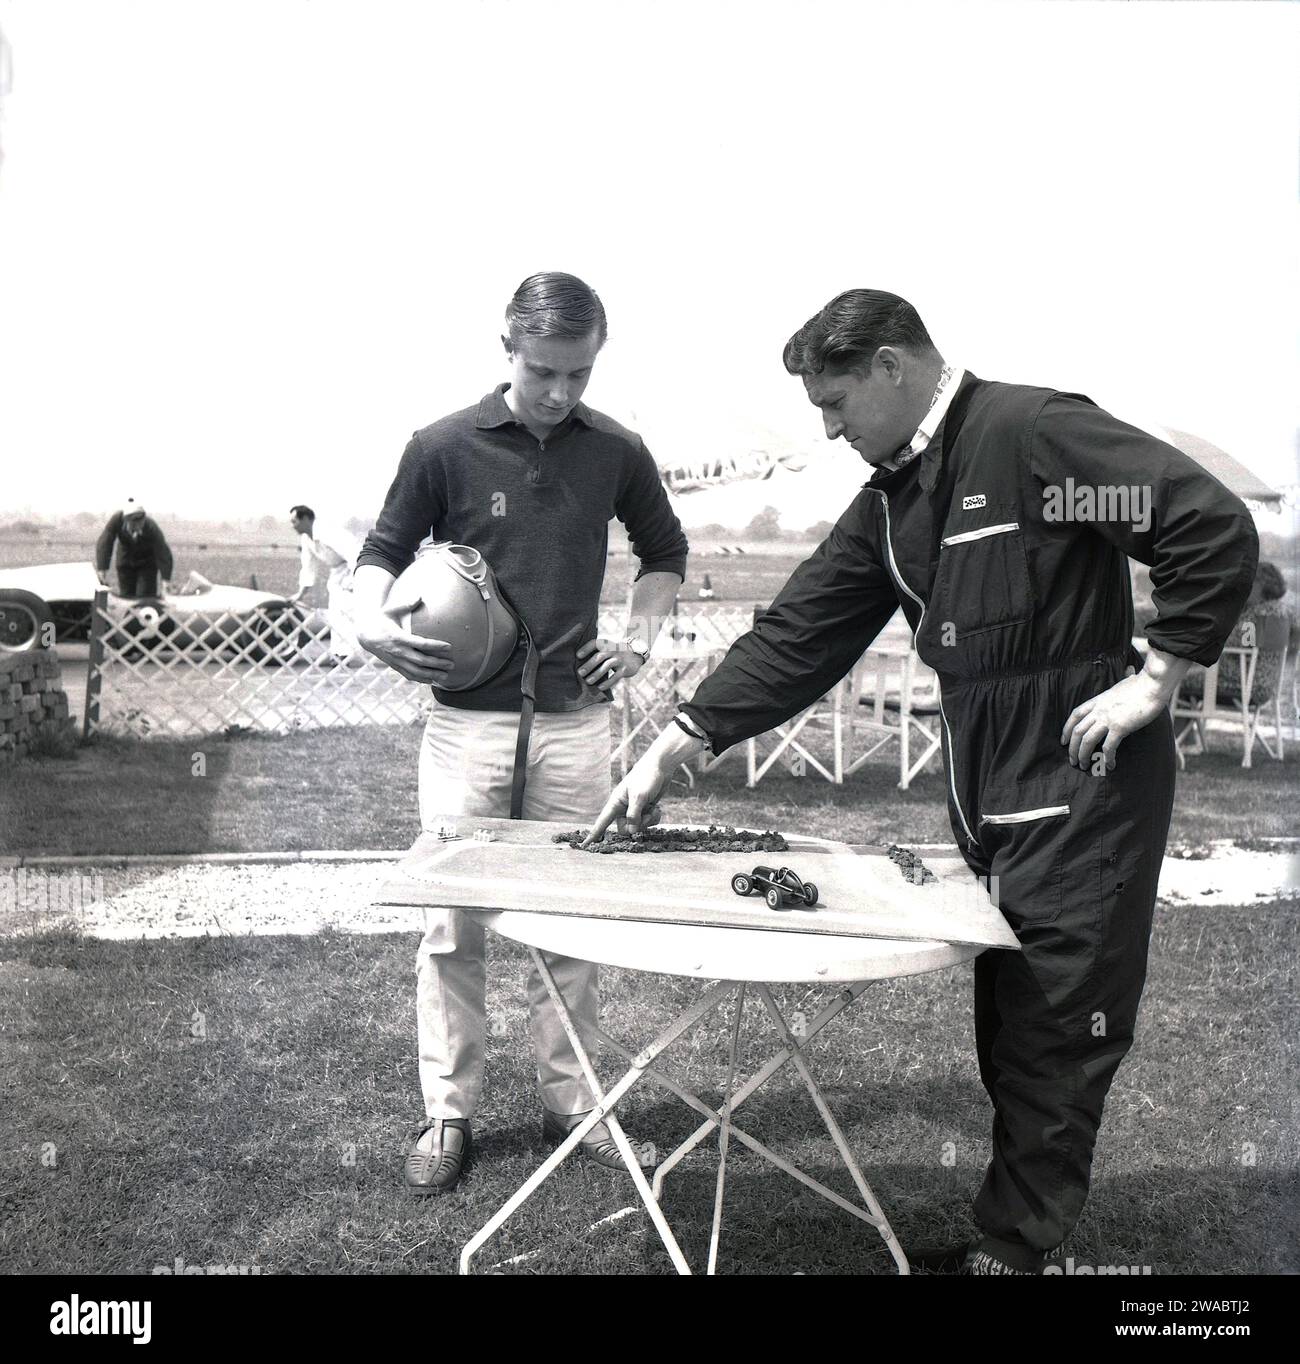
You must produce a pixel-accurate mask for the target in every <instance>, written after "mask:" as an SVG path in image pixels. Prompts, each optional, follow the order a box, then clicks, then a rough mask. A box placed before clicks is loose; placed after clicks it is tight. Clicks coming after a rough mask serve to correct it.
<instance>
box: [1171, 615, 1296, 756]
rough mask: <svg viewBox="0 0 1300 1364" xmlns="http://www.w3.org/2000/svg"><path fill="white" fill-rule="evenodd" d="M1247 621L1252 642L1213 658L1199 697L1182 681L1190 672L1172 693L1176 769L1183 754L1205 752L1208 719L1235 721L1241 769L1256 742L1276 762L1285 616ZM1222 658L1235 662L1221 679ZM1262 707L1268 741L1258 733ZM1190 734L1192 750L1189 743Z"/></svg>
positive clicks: (1202, 677)
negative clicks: (1238, 728) (1270, 728)
mask: <svg viewBox="0 0 1300 1364" xmlns="http://www.w3.org/2000/svg"><path fill="white" fill-rule="evenodd" d="M1251 624H1253V626H1254V632H1255V633H1254V641H1255V642H1254V643H1253V644H1251V645H1246V644H1230V645H1228V646H1227V647H1226V648H1225V649H1224V650H1223V653H1222V654H1221V655H1220V658H1219V662H1218V663H1217V664H1216V665H1214V666H1213V667H1211V668H1207V669H1205V670H1204V671H1203V672H1201V673H1200V675H1199V687H1200V695H1199V696H1197V695H1196V694H1195V692H1196V685H1197V684H1196V683H1192V684H1191V685H1190V686H1189V685H1188V684H1189V679H1191V678H1192V677H1193V676H1194V675H1195V674H1194V673H1189V674H1188V676H1187V677H1185V678H1184V679H1183V682H1182V683H1181V684H1180V686H1179V689H1178V691H1177V692H1176V693H1175V694H1174V699H1173V701H1172V703H1171V705H1170V713H1171V715H1172V716H1173V719H1174V725H1175V733H1174V745H1175V748H1176V750H1177V753H1178V766H1179V767H1180V768H1182V767H1185V766H1186V758H1185V754H1187V753H1204V752H1205V728H1206V722H1207V721H1208V720H1209V719H1210V718H1214V719H1215V720H1217V721H1219V722H1221V723H1224V724H1227V725H1232V726H1236V725H1238V724H1240V726H1241V736H1242V745H1241V746H1242V754H1241V765H1242V767H1250V766H1251V760H1252V757H1253V755H1254V751H1255V744H1256V742H1258V743H1259V744H1260V745H1261V746H1262V747H1263V749H1264V751H1265V752H1266V753H1267V754H1268V755H1269V757H1271V758H1273V759H1275V760H1276V761H1278V762H1281V761H1282V752H1283V740H1282V732H1283V731H1282V677H1283V674H1284V673H1285V671H1286V658H1287V647H1288V644H1289V636H1290V622H1289V621H1288V620H1287V619H1286V617H1285V616H1262V617H1261V618H1260V619H1259V620H1258V621H1254V622H1251ZM1225 660H1229V661H1230V662H1231V663H1233V664H1234V665H1235V666H1234V668H1233V669H1232V670H1230V672H1229V674H1228V676H1227V678H1226V681H1225V679H1224V678H1223V674H1222V672H1221V669H1222V666H1223V663H1224V661H1225ZM1234 673H1235V675H1233V674H1234ZM1220 693H1221V695H1220ZM1267 711H1271V712H1272V715H1271V719H1272V722H1273V741H1272V742H1271V743H1270V742H1269V740H1268V738H1267V736H1266V735H1265V734H1263V733H1262V732H1261V731H1260V720H1261V719H1262V718H1264V716H1265V714H1266V712H1267ZM1180 720H1181V721H1183V722H1184V723H1183V725H1182V728H1181V729H1179V728H1178V727H1177V726H1178V722H1179V721H1180ZM1193 738H1194V739H1195V745H1196V746H1195V747H1194V748H1193V747H1191V746H1190V740H1191V739H1193Z"/></svg>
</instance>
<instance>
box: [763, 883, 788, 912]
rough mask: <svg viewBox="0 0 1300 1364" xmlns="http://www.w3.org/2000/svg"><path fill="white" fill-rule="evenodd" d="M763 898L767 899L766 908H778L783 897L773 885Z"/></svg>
mask: <svg viewBox="0 0 1300 1364" xmlns="http://www.w3.org/2000/svg"><path fill="white" fill-rule="evenodd" d="M763 898H764V899H765V900H766V901H767V907H768V909H780V908H781V901H782V899H783V898H784V897H783V896H782V894H781V892H780V891H779V890H777V888H776V887H775V886H773V887H772V888H771V889H770V890H769V891H768V892H767V894H766V895H765V896H764V897H763Z"/></svg>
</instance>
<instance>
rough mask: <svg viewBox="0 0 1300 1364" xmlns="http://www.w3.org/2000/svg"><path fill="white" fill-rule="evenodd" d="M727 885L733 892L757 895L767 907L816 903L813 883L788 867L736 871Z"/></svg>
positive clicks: (787, 906) (785, 907)
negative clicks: (746, 872) (747, 873)
mask: <svg viewBox="0 0 1300 1364" xmlns="http://www.w3.org/2000/svg"><path fill="white" fill-rule="evenodd" d="M731 888H732V890H734V891H735V892H736V894H737V895H761V896H762V897H763V898H764V899H765V900H766V901H767V907H768V908H769V909H787V908H789V906H791V905H797V904H803V905H807V906H808V907H809V908H810V909H811V908H812V906H813V905H815V904H816V903H817V887H816V886H815V885H813V883H812V882H811V881H805V880H803V879H802V878H801V877H800V876H799V874H798V873H797V872H794V871H792V870H791V869H790V868H789V867H755V868H754V870H753V871H751V872H750V873H749V875H748V876H746V875H745V873H744V872H737V873H736V875H735V876H733V877H732V878H731Z"/></svg>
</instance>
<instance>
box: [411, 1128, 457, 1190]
mask: <svg viewBox="0 0 1300 1364" xmlns="http://www.w3.org/2000/svg"><path fill="white" fill-rule="evenodd" d="M430 1133H432V1137H431V1139H430V1137H429V1134H430ZM472 1144H473V1138H472V1137H471V1135H470V1127H469V1120H468V1119H466V1118H446V1119H442V1118H438V1119H435V1120H434V1121H433V1122H427V1123H425V1124H424V1126H423V1127H421V1128H420V1131H419V1134H418V1135H417V1137H416V1139H415V1142H414V1144H413V1145H412V1146H411V1149H410V1151H409V1152H408V1153H407V1157H406V1161H405V1163H404V1164H403V1166H402V1183H403V1185H404V1186H405V1188H406V1192H407V1193H409V1194H416V1195H425V1194H438V1193H446V1192H448V1190H450V1189H454V1188H455V1187H456V1185H457V1184H458V1183H459V1182H460V1177H461V1175H462V1174H463V1173H464V1172H465V1166H466V1165H467V1164H468V1162H469V1153H470V1147H471V1145H472Z"/></svg>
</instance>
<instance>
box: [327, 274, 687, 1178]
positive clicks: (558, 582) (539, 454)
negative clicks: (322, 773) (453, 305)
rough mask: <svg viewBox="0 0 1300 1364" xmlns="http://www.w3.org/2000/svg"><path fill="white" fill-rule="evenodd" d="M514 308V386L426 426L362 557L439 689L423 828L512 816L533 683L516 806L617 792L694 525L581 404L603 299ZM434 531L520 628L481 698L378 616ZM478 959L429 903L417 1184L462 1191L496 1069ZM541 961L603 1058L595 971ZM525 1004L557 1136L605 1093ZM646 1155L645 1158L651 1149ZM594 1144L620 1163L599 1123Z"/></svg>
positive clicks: (643, 456) (583, 804) (544, 280)
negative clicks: (616, 635) (620, 601)
mask: <svg viewBox="0 0 1300 1364" xmlns="http://www.w3.org/2000/svg"><path fill="white" fill-rule="evenodd" d="M506 321H507V325H508V334H507V335H506V336H504V337H503V338H502V341H503V343H504V346H505V351H506V355H507V357H508V359H509V362H510V381H509V382H508V383H505V384H501V385H499V386H498V387H497V388H496V389H495V390H494V391H493V392H491V393H489V394H488V395H487V396H486V397H484V398H483V399H482V400H481V401H480V402H478V403H476V404H475V405H474V406H472V407H469V408H466V409H465V410H463V411H461V412H457V413H453V414H452V415H451V416H448V417H444V418H443V419H442V420H440V421H438V422H435V423H434V424H433V425H432V426H428V427H425V428H424V429H423V430H422V431H417V432H416V433H415V435H414V436H413V437H412V438H411V441H410V443H409V444H408V446H407V447H406V451H405V453H404V454H403V456H402V461H401V464H400V466H399V468H398V472H397V476H396V478H395V479H394V480H393V483H392V486H391V487H390V489H389V491H388V496H387V498H386V500H385V503H384V508H383V511H382V512H381V513H380V516H379V519H378V522H377V523H376V525H375V529H374V530H373V531H372V532H371V534H370V536H369V537H368V538H367V540H366V543H365V546H364V547H363V549H362V551H361V554H360V555H359V556H358V559H357V570H356V575H355V578H354V597H355V601H356V616H357V626H358V630H357V634H358V638H359V640H360V642H361V644H362V645H363V646H364V647H365V648H366V649H368V650H369V651H370V652H371V653H372V654H374V655H375V656H376V657H377V658H380V659H382V660H383V661H384V662H385V663H387V664H388V665H389V666H390V667H392V668H394V669H396V671H398V672H399V673H401V674H402V675H403V676H404V677H408V678H411V679H412V680H414V681H419V682H428V683H430V684H431V685H432V687H433V692H434V698H435V699H434V707H433V711H432V713H431V714H430V716H429V722H428V725H427V726H426V728H425V733H424V740H423V744H422V747H421V753H420V819H421V825H422V827H424V828H425V829H429V828H433V827H436V825H437V823H438V822H439V821H440V820H442V819H444V818H450V819H454V818H455V817H456V816H458V815H465V816H473V815H482V816H502V815H507V814H510V813H511V795H512V789H513V790H514V792H515V795H516V801H515V803H516V805H517V806H518V805H520V803H521V802H520V793H519V785H520V780H521V779H522V777H523V775H524V773H523V772H522V771H521V772H520V773H519V774H518V779H517V774H516V768H517V761H516V757H517V750H519V751H520V752H521V753H522V751H523V745H522V744H521V743H520V742H519V732H520V729H521V709H525V710H526V709H528V708H527V707H525V706H524V702H523V700H522V697H523V694H524V692H525V690H527V689H528V688H527V684H528V682H532V687H531V690H532V692H533V694H534V695H535V707H536V714H535V716H533V720H532V731H531V736H530V737H529V738H528V740H527V747H526V783H524V784H523V789H522V797H521V801H522V804H521V808H520V809H517V810H516V811H515V813H516V814H517V815H522V817H523V818H525V819H557V820H566V821H568V820H590V819H591V818H592V817H593V816H594V815H595V813H596V811H597V810H598V809H599V808H600V805H601V803H602V802H603V801H604V800H605V798H606V796H607V795H608V792H609V786H610V776H609V763H610V729H609V714H610V712H609V710H608V709H607V705H608V702H609V700H610V696H609V690H608V689H609V688H610V687H612V686H613V684H614V683H616V682H620V681H623V680H626V679H627V678H630V677H634V676H635V675H636V673H637V672H638V671H640V669H641V668H642V666H643V665H644V663H645V660H646V658H647V656H648V655H649V652H650V647H651V645H652V644H653V642H654V636H655V634H656V633H657V629H658V624H659V622H661V621H662V620H663V619H664V618H665V617H666V616H667V615H668V614H669V613H670V612H671V610H672V605H673V602H674V600H675V598H676V595H677V591H678V589H679V588H680V586H681V583H682V579H683V577H684V575H685V569H686V552H687V544H686V537H685V536H684V535H683V533H682V528H681V525H680V524H679V522H678V520H677V517H676V516H675V515H674V514H673V512H672V509H671V508H670V506H669V504H668V499H667V496H666V494H665V492H664V490H663V487H662V485H661V484H660V481H659V476H658V469H657V467H656V465H655V462H654V460H653V458H652V457H651V456H650V453H649V452H648V451H647V450H646V448H645V445H644V444H643V442H642V441H641V439H640V437H639V436H637V435H635V434H634V433H633V432H631V431H628V430H626V429H624V428H623V427H622V426H620V425H619V424H618V423H617V422H615V421H612V420H611V419H610V418H608V417H606V416H604V415H602V414H601V413H599V412H595V411H593V410H592V409H591V408H588V407H587V406H586V405H585V404H584V403H583V402H582V401H581V398H582V395H583V393H584V391H585V390H586V387H587V383H588V380H589V379H590V377H591V372H592V368H593V366H594V365H595V361H596V357H597V355H598V353H599V351H600V349H601V347H602V346H603V345H604V343H605V337H606V321H605V311H604V308H603V306H602V305H601V302H600V299H599V298H598V297H597V296H596V294H595V293H594V292H593V291H592V290H591V289H590V288H589V287H588V286H587V285H586V284H584V283H583V282H582V281H581V280H579V279H577V278H575V277H574V276H572V275H566V274H559V273H548V274H539V275H533V276H531V277H530V278H528V279H526V280H525V281H524V282H523V283H522V284H521V285H520V286H519V288H518V289H517V290H516V292H515V295H514V297H513V298H512V299H511V301H510V306H509V307H508V309H507V310H506ZM615 516H617V517H618V518H619V520H620V521H622V522H623V524H624V525H625V526H626V527H627V530H628V534H629V537H630V539H631V542H632V549H633V552H634V553H635V554H636V556H637V558H638V559H639V560H640V565H641V566H640V570H639V572H638V574H637V578H636V582H635V584H634V586H633V590H632V606H631V618H630V620H629V623H628V629H627V633H626V637H625V638H623V639H621V640H607V639H600V638H597V636H596V620H597V614H598V611H599V603H600V589H601V583H602V580H603V578H604V572H605V560H606V554H607V549H608V531H609V521H610V520H611V518H613V517H615ZM430 535H432V538H433V539H434V541H437V542H441V541H455V542H457V543H458V544H460V545H464V546H470V547H472V548H473V549H474V550H477V551H478V553H479V555H481V556H482V558H483V560H485V561H486V563H487V564H488V565H489V566H490V568H491V569H492V571H493V572H494V574H495V577H496V581H497V583H499V585H500V588H501V589H502V591H503V593H504V595H505V598H506V600H507V602H508V603H509V605H510V606H511V607H512V608H513V610H514V611H515V612H516V613H517V614H518V617H519V618H520V619H521V620H522V622H523V624H524V625H525V626H526V627H527V629H526V631H521V634H526V635H527V638H526V639H521V640H520V643H519V646H518V647H517V648H516V649H515V650H514V652H513V653H512V655H511V656H510V658H509V660H508V661H507V663H506V664H505V666H504V668H503V669H502V670H501V671H500V672H498V673H496V675H495V676H492V677H490V678H488V679H487V680H486V681H484V682H483V683H482V684H481V685H478V686H475V687H473V688H471V689H470V690H468V691H464V690H461V691H450V690H447V689H445V688H444V687H442V686H440V685H439V684H440V683H442V682H445V681H446V680H447V679H448V675H449V673H450V670H451V668H452V666H453V661H454V660H453V651H452V649H451V647H450V646H449V645H448V643H447V642H446V641H443V640H437V639H428V638H423V637H421V636H419V635H416V634H412V633H410V632H409V631H407V630H404V629H402V628H401V627H400V626H399V625H398V623H397V621H396V620H395V619H394V618H393V615H392V614H390V613H386V612H385V610H384V606H385V601H386V599H387V597H388V594H389V590H390V588H391V587H392V585H393V582H394V581H395V579H396V578H397V576H398V575H399V574H400V573H401V572H402V571H403V570H404V569H405V568H406V567H407V565H408V564H410V563H411V561H412V558H413V556H414V554H415V551H416V548H417V546H418V545H419V544H420V542H421V541H422V540H424V539H426V538H427V537H428V536H430ZM534 671H535V680H534V678H533V673H534ZM525 732H526V730H525ZM483 953H484V931H483V928H482V927H481V925H480V923H479V921H478V920H477V918H476V917H475V916H474V915H472V914H467V913H464V912H463V911H460V910H455V909H450V910H431V911H429V913H428V916H427V919H426V931H425V935H424V939H423V941H422V942H421V944H420V950H419V956H418V962H417V1001H418V1025H419V1046H420V1083H421V1087H422V1089H423V1092H424V1104H425V1114H426V1122H427V1125H426V1127H425V1129H424V1130H423V1132H422V1133H421V1135H420V1137H419V1138H418V1140H417V1141H416V1143H415V1146H414V1147H413V1148H412V1150H411V1152H410V1154H409V1155H408V1156H407V1159H406V1164H405V1169H404V1182H405V1185H406V1187H407V1189H408V1190H409V1191H410V1192H412V1193H420V1194H425V1193H436V1192H441V1191H444V1190H446V1189H450V1188H452V1187H453V1186H454V1185H455V1184H456V1182H457V1181H458V1179H459V1178H460V1175H461V1172H462V1170H463V1168H464V1163H465V1160H466V1158H467V1156H468V1154H469V1149H470V1119H471V1117H472V1115H473V1112H474V1109H475V1107H476V1105H477V1101H478V1097H479V1092H480V1089H481V1086H482V1078H483V1051H484V1033H485V1030H486V1027H485V1025H486V1019H485V1009H484V993H485V988H486V973H485V969H484V956H483ZM547 964H548V966H549V968H550V969H551V971H552V972H553V974H554V976H555V979H556V983H557V984H558V985H559V988H560V991H561V993H562V994H563V996H564V998H565V1001H566V1003H567V1004H568V1006H569V1008H570V1011H571V1012H572V1014H573V1018H574V1021H575V1023H576V1025H577V1029H578V1033H579V1036H580V1037H581V1038H582V1041H583V1045H584V1047H586V1048H587V1049H588V1051H589V1052H590V1053H592V1054H594V1053H595V1050H596V1045H595V1044H596V1038H595V1034H594V1032H593V1030H592V1029H593V1026H594V1024H595V1020H596V1011H597V991H596V967H595V966H594V965H592V964H591V963H589V962H580V961H576V960H574V959H572V958H567V957H557V956H553V955H548V957H547ZM528 999H529V1013H530V1022H531V1028H532V1036H533V1043H534V1047H535V1050H536V1053H537V1063H538V1082H539V1086H540V1089H541V1095H542V1103H543V1125H544V1131H545V1133H546V1135H547V1136H549V1137H553V1138H558V1137H562V1136H563V1135H564V1134H565V1133H566V1132H567V1131H569V1130H570V1129H571V1128H572V1127H574V1126H576V1125H577V1123H578V1122H580V1121H581V1119H582V1117H583V1116H585V1114H586V1113H587V1112H589V1111H590V1110H591V1109H592V1108H593V1107H594V1106H595V1096H594V1095H593V1094H592V1093H591V1090H590V1087H589V1086H588V1084H587V1082H586V1080H585V1078H584V1076H583V1074H582V1071H581V1068H580V1067H579V1065H578V1061H577V1057H576V1055H575V1054H574V1052H573V1048H572V1046H571V1045H570V1043H569V1040H568V1038H567V1036H566V1035H565V1033H564V1029H563V1027H562V1026H561V1023H560V1020H559V1016H558V1014H557V1013H556V1011H555V1008H554V1006H553V1004H552V1003H551V1000H550V997H549V996H548V995H547V993H546V990H545V987H544V985H543V984H542V981H541V979H540V977H539V976H538V974H537V973H536V971H532V972H530V976H529V981H528ZM634 1145H636V1143H634ZM638 1149H639V1150H640V1152H641V1154H642V1157H643V1163H644V1164H647V1165H648V1164H652V1163H653V1157H652V1154H651V1153H650V1152H648V1151H647V1150H646V1149H645V1148H644V1147H640V1148H638ZM583 1150H584V1151H585V1153H586V1154H587V1155H589V1156H591V1157H592V1158H594V1159H596V1160H598V1161H600V1162H601V1163H602V1164H607V1165H610V1166H612V1167H614V1168H621V1162H620V1161H619V1158H618V1155H617V1150H616V1148H615V1146H614V1144H613V1141H612V1138H611V1137H610V1134H609V1130H608V1128H607V1127H606V1126H605V1124H603V1123H600V1124H597V1126H596V1127H595V1128H593V1130H592V1132H591V1133H590V1134H589V1136H588V1137H587V1138H586V1140H585V1141H584V1142H583Z"/></svg>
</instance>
